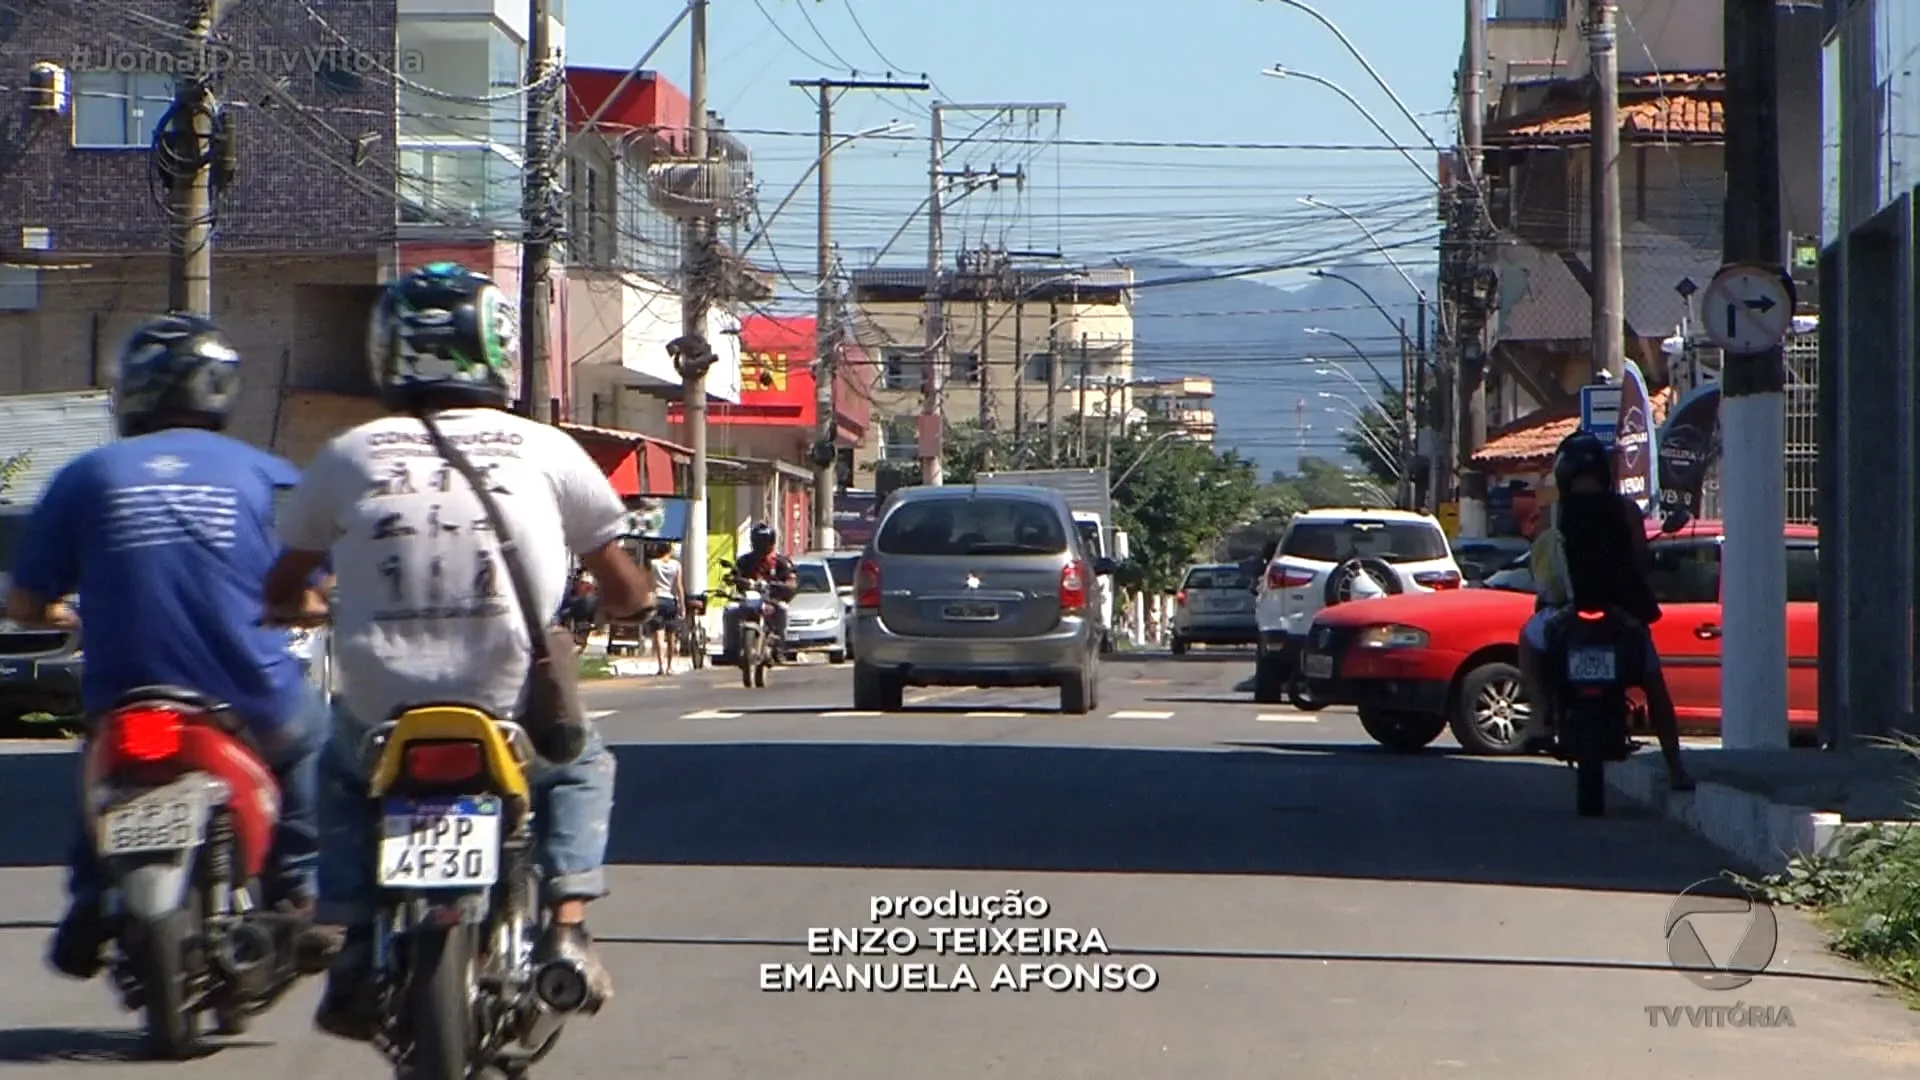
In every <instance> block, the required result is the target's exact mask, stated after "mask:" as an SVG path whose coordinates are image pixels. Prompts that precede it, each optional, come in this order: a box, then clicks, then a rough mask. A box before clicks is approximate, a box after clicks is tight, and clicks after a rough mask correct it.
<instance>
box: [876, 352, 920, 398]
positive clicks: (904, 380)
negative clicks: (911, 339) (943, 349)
mask: <svg viewBox="0 0 1920 1080" xmlns="http://www.w3.org/2000/svg"><path fill="white" fill-rule="evenodd" d="M924 366H925V365H924V363H923V361H922V360H921V356H920V350H918V349H888V350H886V351H885V352H884V353H882V354H881V376H880V377H881V384H882V385H883V386H885V387H886V388H887V389H888V390H918V389H920V381H921V372H922V370H923V368H924Z"/></svg>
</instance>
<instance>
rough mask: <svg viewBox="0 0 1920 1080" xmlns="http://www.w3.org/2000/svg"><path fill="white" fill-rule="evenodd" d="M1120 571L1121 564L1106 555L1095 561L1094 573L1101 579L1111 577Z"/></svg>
mask: <svg viewBox="0 0 1920 1080" xmlns="http://www.w3.org/2000/svg"><path fill="white" fill-rule="evenodd" d="M1119 571H1120V564H1119V563H1117V562H1115V561H1114V560H1112V559H1109V558H1107V557H1106V556H1105V555H1102V556H1100V557H1099V558H1097V559H1095V560H1093V572H1094V574H1096V575H1098V576H1100V577H1107V576H1109V575H1112V574H1116V573H1118V572H1119Z"/></svg>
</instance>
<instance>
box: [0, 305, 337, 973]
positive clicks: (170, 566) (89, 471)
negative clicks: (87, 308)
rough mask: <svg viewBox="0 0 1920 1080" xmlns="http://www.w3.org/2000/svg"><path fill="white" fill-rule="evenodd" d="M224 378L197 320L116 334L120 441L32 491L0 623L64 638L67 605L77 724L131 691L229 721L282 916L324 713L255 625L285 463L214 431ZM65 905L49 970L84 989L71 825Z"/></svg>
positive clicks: (87, 892)
mask: <svg viewBox="0 0 1920 1080" xmlns="http://www.w3.org/2000/svg"><path fill="white" fill-rule="evenodd" d="M239 376H240V356H239V353H238V352H237V351H235V349H234V347H233V344H232V342H230V341H229V340H228V339H227V336H226V335H225V334H224V333H222V332H221V330H220V329H219V327H217V326H216V325H215V324H214V323H213V322H212V321H210V320H208V319H206V318H203V317H200V316H197V315H186V314H170V315H163V316H160V317H159V318H155V319H152V320H149V321H148V322H146V323H144V324H143V325H141V326H140V327H139V329H137V330H135V331H134V332H133V335H132V337H130V338H129V339H128V340H127V343H126V345H125V347H124V348H123V349H122V350H121V352H120V357H119V365H118V372H117V373H116V377H115V382H114V389H113V405H114V415H115V419H116V420H117V422H118V426H119V431H120V436H121V438H120V439H119V440H117V441H115V442H112V443H108V444H107V445H105V446H102V447H99V448H98V449H95V450H92V451H90V452H88V453H86V454H83V455H81V456H80V457H78V458H76V459H74V460H73V461H72V462H70V463H68V464H67V466H66V467H65V468H63V469H61V470H60V472H59V473H58V474H56V475H55V476H54V478H53V480H52V481H51V482H50V483H49V484H48V486H47V488H46V491H45V492H44V493H43V494H42V495H41V497H40V501H39V503H38V504H37V505H36V506H35V507H34V509H33V513H32V515H31V516H30V517H29V519H28V521H27V526H26V530H25V533H24V535H23V536H22V537H21V538H20V543H19V554H18V556H17V559H16V561H15V565H14V567H13V587H12V591H11V593H10V594H9V595H8V597H7V614H8V616H9V617H10V618H12V619H14V620H15V621H16V622H20V623H24V624H27V625H35V626H62V627H74V626H76V625H77V620H76V616H75V614H74V612H73V610H72V609H71V608H69V607H68V605H67V604H66V603H65V602H64V601H63V598H65V597H68V596H71V595H73V594H75V593H77V594H78V608H79V611H80V612H82V613H84V616H85V621H86V654H85V656H86V660H85V665H84V668H83V671H82V674H81V688H80V690H81V706H82V707H83V708H84V709H85V710H86V712H87V714H88V715H97V714H99V713H100V712H103V711H105V710H106V709H108V708H110V707H111V706H112V705H113V704H114V702H115V701H117V700H118V699H119V698H120V697H121V696H122V695H124V694H126V693H127V692H128V691H131V690H134V689H136V688H139V687H142V686H153V685H172V686H180V687H185V688H188V689H192V690H196V691H199V692H200V693H203V694H206V695H209V696H211V697H214V698H216V699H219V700H221V701H224V702H226V703H227V704H229V705H231V706H232V707H233V708H234V710H235V711H236V712H237V713H238V714H239V715H240V716H241V717H243V718H244V719H245V720H246V722H247V724H248V727H249V729H250V731H251V733H252V735H253V736H254V738H255V741H256V746H257V747H258V748H259V749H260V751H261V753H262V756H263V758H264V759H265V760H266V763H267V765H268V766H269V767H270V768H271V769H272V770H273V772H274V775H275V778H276V779H277V780H278V781H279V784H280V789H281V790H280V795H281V808H280V818H279V826H278V832H277V834H276V836H275V838H274V858H273V863H272V869H271V870H270V874H271V879H270V880H269V881H268V882H267V883H266V885H267V891H268V894H269V902H271V903H274V904H275V905H276V906H278V907H280V908H282V909H283V910H285V911H288V912H291V913H293V914H295V915H299V914H301V913H305V912H310V910H311V908H312V905H313V900H314V896H313V868H314V867H313V864H314V859H315V852H316V848H317V827H316V822H315V818H314V798H315V785H316V772H315V765H316V761H317V755H318V752H319V749H320V747H321V745H322V744H323V740H324V738H325V731H326V727H325V721H326V710H325V706H324V704H323V702H322V700H321V697H320V695H319V693H318V691H317V690H316V689H315V688H314V687H313V686H312V685H311V684H310V683H309V682H308V680H307V677H306V675H305V673H304V672H303V670H302V666H301V663H300V661H299V660H298V659H297V658H296V657H295V656H293V655H292V653H291V652H290V651H289V640H288V634H287V631H286V630H284V629H273V628H268V627H263V626H260V625H258V619H259V612H260V582H261V580H262V579H263V578H265V577H266V573H267V568H268V567H270V566H272V565H273V561H274V559H275V557H276V556H277V555H278V554H279V543H278V541H277V540H276V539H275V536H274V529H273V514H274V501H275V493H276V491H277V490H278V489H281V488H286V487H290V486H292V485H293V484H295V483H297V482H298V481H299V478H300V476H299V470H298V469H296V468H295V467H294V466H293V465H292V464H291V463H290V462H288V461H285V460H283V459H281V458H279V457H275V456H274V455H272V454H269V453H266V452H264V451H261V450H259V449H256V448H255V447H253V446H251V445H248V444H247V443H244V442H241V441H239V440H238V439H234V438H231V437H229V436H227V435H224V434H221V431H222V430H223V429H224V428H225V427H226V424H227V418H228V415H229V414H230V413H231V411H232V409H233V407H234V403H235V402H236V401H237V400H238V397H239V391H240V381H239ZM314 601H315V604H316V607H317V609H319V610H323V608H319V607H318V605H319V597H315V598H314ZM77 807H78V804H77V803H76V809H77ZM67 892H68V896H69V906H68V909H67V912H66V915H65V917H64V918H62V919H61V920H60V925H59V928H58V929H57V930H56V931H55V932H54V937H53V944H52V947H51V949H50V950H49V956H48V960H49V962H50V963H51V964H52V966H53V967H54V968H55V969H56V970H57V971H59V972H61V973H62V974H65V975H68V976H71V977H73V978H76V979H88V978H92V977H93V976H94V975H95V974H97V973H98V972H99V970H100V968H101V966H102V958H101V954H102V952H103V950H104V946H105V944H106V940H107V936H108V934H109V929H108V925H107V920H106V918H105V915H104V913H103V911H102V910H101V880H100V871H99V867H98V865H97V861H96V859H95V856H94V852H93V846H92V843H91V838H90V837H89V836H88V834H87V830H86V829H85V828H84V827H81V828H79V829H78V835H77V836H76V837H75V839H74V842H73V844H72V847H71V849H70V853H69V861H68V877H67Z"/></svg>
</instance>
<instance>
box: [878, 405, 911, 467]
mask: <svg viewBox="0 0 1920 1080" xmlns="http://www.w3.org/2000/svg"><path fill="white" fill-rule="evenodd" d="M880 434H881V442H880V457H881V458H882V459H883V460H886V461H912V460H914V459H916V458H918V457H919V456H920V418H919V417H918V416H889V417H887V418H886V419H885V420H883V421H881V425H880Z"/></svg>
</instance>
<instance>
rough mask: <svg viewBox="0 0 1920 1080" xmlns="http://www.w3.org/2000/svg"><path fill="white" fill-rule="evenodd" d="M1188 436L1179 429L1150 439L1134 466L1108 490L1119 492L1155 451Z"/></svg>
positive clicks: (1109, 486)
mask: <svg viewBox="0 0 1920 1080" xmlns="http://www.w3.org/2000/svg"><path fill="white" fill-rule="evenodd" d="M1186 434H1187V433H1186V432H1184V431H1181V430H1180V429H1179V428H1174V429H1173V430H1171V431H1163V432H1161V433H1160V434H1158V435H1155V436H1154V437H1153V438H1151V439H1148V440H1147V445H1145V446H1143V447H1141V448H1140V452H1139V453H1138V454H1136V455H1134V458H1133V462H1132V464H1130V465H1128V466H1127V467H1126V470H1125V471H1124V472H1122V473H1121V474H1120V479H1118V480H1115V481H1114V482H1113V483H1112V484H1110V485H1108V487H1107V490H1108V491H1119V490H1120V485H1122V484H1124V483H1126V482H1127V478H1128V477H1130V476H1132V475H1133V471H1134V470H1135V469H1138V468H1139V467H1140V466H1141V464H1142V463H1144V462H1145V461H1146V460H1147V459H1148V458H1150V457H1152V456H1153V454H1154V451H1156V450H1158V449H1159V448H1160V447H1161V445H1163V444H1164V443H1166V441H1167V440H1169V439H1175V438H1184V437H1185V436H1186Z"/></svg>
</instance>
